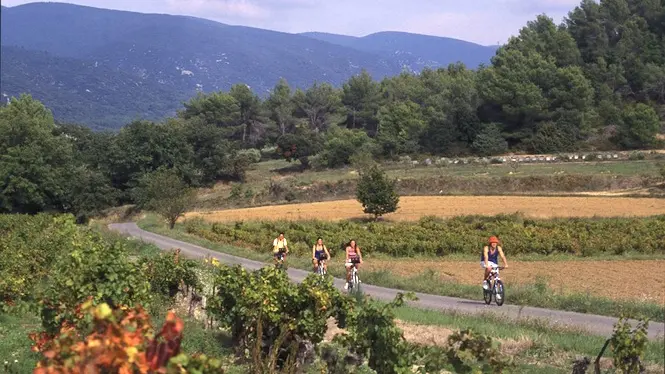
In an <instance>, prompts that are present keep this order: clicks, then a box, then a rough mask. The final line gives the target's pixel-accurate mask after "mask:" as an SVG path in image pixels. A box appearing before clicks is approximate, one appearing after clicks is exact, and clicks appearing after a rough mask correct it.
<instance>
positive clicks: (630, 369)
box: [610, 317, 649, 374]
mask: <svg viewBox="0 0 665 374" xmlns="http://www.w3.org/2000/svg"><path fill="white" fill-rule="evenodd" d="M648 329H649V321H648V320H646V319H642V320H641V321H639V322H638V324H637V326H636V327H635V329H634V330H631V326H630V323H628V318H626V317H621V318H620V319H619V321H618V322H617V323H616V324H615V325H614V333H613V334H612V337H611V338H610V345H611V347H612V352H613V355H614V357H613V358H614V367H616V368H617V369H619V370H620V371H621V372H622V373H625V374H637V373H643V372H644V367H643V365H642V362H641V359H642V356H643V355H644V349H645V347H646V344H647V341H648V339H647V331H648Z"/></svg>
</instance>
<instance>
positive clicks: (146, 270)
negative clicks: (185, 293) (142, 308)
mask: <svg viewBox="0 0 665 374" xmlns="http://www.w3.org/2000/svg"><path fill="white" fill-rule="evenodd" d="M140 266H141V269H142V270H143V274H144V275H145V276H146V277H147V279H148V282H150V290H151V291H152V292H155V293H158V294H160V295H163V296H168V297H174V296H175V295H176V293H177V292H178V291H179V290H180V287H181V285H182V286H185V287H186V288H187V289H189V288H192V289H195V290H199V289H200V288H201V282H200V280H199V279H198V276H197V275H196V272H195V271H194V269H195V268H196V266H197V263H196V261H193V260H189V259H186V258H182V257H181V256H180V250H176V251H171V252H168V253H160V254H159V255H158V256H156V257H150V258H142V259H141V261H140Z"/></svg>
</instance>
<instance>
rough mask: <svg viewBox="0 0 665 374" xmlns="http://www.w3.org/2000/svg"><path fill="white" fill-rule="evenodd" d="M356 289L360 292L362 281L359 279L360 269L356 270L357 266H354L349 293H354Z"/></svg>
mask: <svg viewBox="0 0 665 374" xmlns="http://www.w3.org/2000/svg"><path fill="white" fill-rule="evenodd" d="M354 265H355V264H354ZM354 289H355V290H360V279H359V278H358V269H356V267H355V266H352V267H351V280H350V281H349V292H351V291H353V290H354Z"/></svg>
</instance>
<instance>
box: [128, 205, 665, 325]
mask: <svg viewBox="0 0 665 374" xmlns="http://www.w3.org/2000/svg"><path fill="white" fill-rule="evenodd" d="M137 224H138V226H139V227H140V228H142V229H144V230H146V231H150V232H154V233H157V234H160V235H164V236H167V237H170V238H173V239H177V240H181V241H185V242H188V243H192V244H196V245H200V246H203V247H206V248H209V249H211V250H215V251H218V252H222V253H227V254H230V255H234V256H239V257H244V258H247V259H251V260H256V261H262V262H266V263H268V262H269V261H271V254H270V253H265V254H264V253H259V252H256V251H253V250H251V249H247V248H241V247H237V246H232V245H226V244H219V243H215V242H212V241H209V240H207V239H203V238H200V237H198V236H195V235H191V234H188V233H186V232H185V231H184V227H183V225H181V224H178V225H176V227H175V229H174V230H169V229H168V228H167V227H166V225H164V224H163V223H161V221H160V220H159V219H158V218H157V217H155V216H154V215H148V216H147V217H146V218H145V219H143V220H140V221H138V222H137ZM287 261H288V264H289V266H291V267H294V268H298V269H304V270H310V269H311V264H310V260H309V258H303V257H296V256H291V257H289V258H288V260H287ZM328 269H329V273H330V274H332V275H333V276H335V277H341V276H343V269H341V268H340V267H333V266H329V268H328ZM361 277H362V279H363V281H364V282H365V283H368V284H373V285H377V286H383V287H390V288H396V289H401V290H405V291H415V292H423V293H429V294H434V295H442V296H453V297H461V298H466V299H478V298H479V297H480V296H481V295H480V291H479V286H476V285H466V284H459V283H453V282H441V281H440V280H439V279H438V277H437V275H436V273H434V272H431V271H429V272H424V273H422V274H420V275H417V276H414V277H409V278H406V277H399V276H395V275H394V274H392V273H390V272H387V271H379V272H362V273H361ZM506 297H507V299H508V300H509V302H510V303H511V304H513V303H514V304H520V305H528V306H534V307H542V308H549V309H558V310H566V311H573V312H580V313H590V314H597V315H604V316H612V317H619V316H620V315H621V314H622V313H629V314H631V315H634V316H639V315H642V316H645V317H648V318H650V319H652V320H656V321H663V320H664V319H665V310H664V308H663V307H662V306H661V305H658V304H655V303H648V302H640V301H616V300H611V299H608V298H603V297H597V296H591V295H587V294H562V293H558V292H556V291H554V290H552V289H550V288H549V287H548V286H547V285H546V284H545V283H544V282H536V283H535V284H531V285H520V286H512V285H510V284H507V285H506Z"/></svg>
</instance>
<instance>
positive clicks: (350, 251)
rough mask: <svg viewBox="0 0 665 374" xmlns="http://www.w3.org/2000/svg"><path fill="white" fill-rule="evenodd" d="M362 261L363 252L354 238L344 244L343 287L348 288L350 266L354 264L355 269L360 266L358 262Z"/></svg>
mask: <svg viewBox="0 0 665 374" xmlns="http://www.w3.org/2000/svg"><path fill="white" fill-rule="evenodd" d="M362 263H363V254H362V253H361V252H360V247H358V245H357V244H356V241H355V240H354V239H351V241H349V244H347V246H346V261H345V263H344V266H345V267H346V283H345V284H344V289H345V290H347V289H349V282H350V281H351V267H352V266H355V268H356V270H358V269H359V268H360V264H362Z"/></svg>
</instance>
